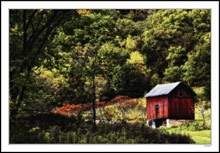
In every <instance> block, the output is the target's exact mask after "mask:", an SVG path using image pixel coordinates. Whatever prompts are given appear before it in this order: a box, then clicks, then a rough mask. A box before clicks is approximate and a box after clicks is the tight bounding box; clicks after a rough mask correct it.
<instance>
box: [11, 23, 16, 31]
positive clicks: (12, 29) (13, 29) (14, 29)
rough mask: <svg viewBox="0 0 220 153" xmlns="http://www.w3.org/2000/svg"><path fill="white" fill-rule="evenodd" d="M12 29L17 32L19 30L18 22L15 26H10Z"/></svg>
mask: <svg viewBox="0 0 220 153" xmlns="http://www.w3.org/2000/svg"><path fill="white" fill-rule="evenodd" d="M10 31H11V32H17V31H18V24H16V25H15V27H14V28H10Z"/></svg>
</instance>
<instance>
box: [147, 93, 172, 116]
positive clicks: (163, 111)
mask: <svg viewBox="0 0 220 153" xmlns="http://www.w3.org/2000/svg"><path fill="white" fill-rule="evenodd" d="M156 105H158V106H159V107H158V108H159V109H158V115H157V116H156V109H155V106H156ZM146 111H147V113H146V114H147V119H163V118H167V117H168V98H167V96H160V97H148V98H147V110H146Z"/></svg>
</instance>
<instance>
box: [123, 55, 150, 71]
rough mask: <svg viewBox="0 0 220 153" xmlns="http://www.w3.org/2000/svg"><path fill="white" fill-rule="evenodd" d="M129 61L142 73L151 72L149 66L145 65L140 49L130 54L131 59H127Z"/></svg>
mask: <svg viewBox="0 0 220 153" xmlns="http://www.w3.org/2000/svg"><path fill="white" fill-rule="evenodd" d="M127 63H129V64H131V65H132V66H134V67H135V68H136V69H138V70H139V71H140V72H141V73H142V74H147V73H148V72H149V71H148V70H147V67H146V66H145V63H144V58H143V56H142V54H141V53H140V52H138V51H135V52H132V53H131V54H130V59H127Z"/></svg>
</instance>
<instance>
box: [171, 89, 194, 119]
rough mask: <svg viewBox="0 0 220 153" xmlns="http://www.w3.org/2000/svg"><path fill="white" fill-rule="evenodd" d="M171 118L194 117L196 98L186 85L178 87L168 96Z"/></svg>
mask: <svg viewBox="0 0 220 153" xmlns="http://www.w3.org/2000/svg"><path fill="white" fill-rule="evenodd" d="M168 100H169V108H168V109H169V113H168V116H169V118H170V119H194V100H193V96H192V94H191V93H190V92H189V91H188V90H187V89H186V88H184V87H181V86H179V87H177V88H176V89H175V90H174V91H173V92H172V93H170V94H169V96H168Z"/></svg>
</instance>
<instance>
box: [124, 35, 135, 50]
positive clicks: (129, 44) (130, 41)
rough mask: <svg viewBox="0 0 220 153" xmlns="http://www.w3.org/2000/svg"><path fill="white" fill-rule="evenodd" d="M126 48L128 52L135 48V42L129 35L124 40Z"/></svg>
mask: <svg viewBox="0 0 220 153" xmlns="http://www.w3.org/2000/svg"><path fill="white" fill-rule="evenodd" d="M126 48H127V49H130V50H132V49H135V48H136V40H134V39H132V37H131V35H128V38H127V39H126Z"/></svg>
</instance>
